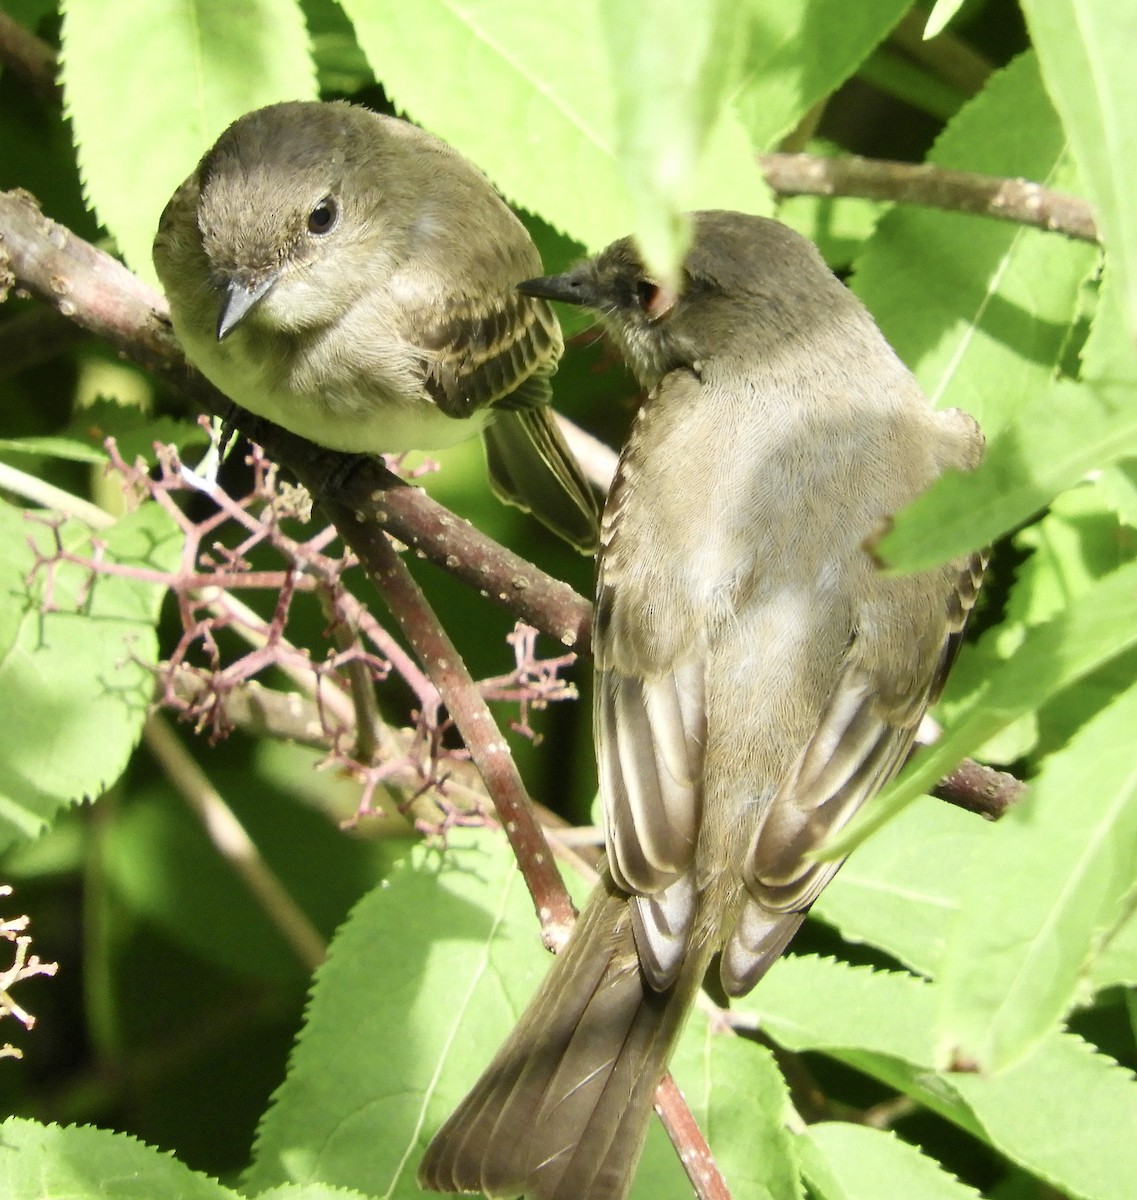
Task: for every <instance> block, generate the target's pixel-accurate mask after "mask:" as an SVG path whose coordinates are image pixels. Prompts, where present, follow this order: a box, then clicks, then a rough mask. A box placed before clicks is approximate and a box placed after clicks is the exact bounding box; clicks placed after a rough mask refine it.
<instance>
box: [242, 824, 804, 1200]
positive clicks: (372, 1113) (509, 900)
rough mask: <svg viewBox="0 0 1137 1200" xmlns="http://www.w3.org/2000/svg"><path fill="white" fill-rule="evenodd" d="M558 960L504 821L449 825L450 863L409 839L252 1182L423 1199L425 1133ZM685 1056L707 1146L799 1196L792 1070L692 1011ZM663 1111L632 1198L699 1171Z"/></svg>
mask: <svg viewBox="0 0 1137 1200" xmlns="http://www.w3.org/2000/svg"><path fill="white" fill-rule="evenodd" d="M548 964H549V958H548V955H547V954H545V953H544V952H543V951H542V949H541V945H540V939H539V937H538V934H537V927H536V921H535V919H534V916H533V910H532V905H531V902H530V900H529V898H528V896H527V895H526V892H525V889H524V887H523V885H522V882H521V879H520V876H519V875H518V873H517V870H516V867H515V866H514V864H513V862H512V858H511V856H510V853H509V851H508V848H507V847H506V845H505V843H504V839H502V838H501V837H500V835H494V834H488V833H486V832H484V831H483V832H478V831H471V830H460V831H452V832H451V833H450V835H449V842H448V846H447V850H446V852H445V856H444V858H443V859H442V861H441V864H440V862H439V859H438V855H437V852H436V851H432V850H427V849H424V848H419V849H418V850H416V851H414V852H412V854H411V855H410V856H409V858H408V859H407V861H406V862H405V863H404V864H402V865H400V866H399V867H398V868H396V869H395V870H394V871H393V872H392V874H391V876H390V878H389V880H388V881H387V883H386V884H384V886H382V887H380V888H378V889H376V890H375V891H374V892H372V893H371V894H370V895H368V896H367V897H366V898H365V899H364V900H362V901H361V902H360V903H359V905H357V906H356V908H355V910H354V911H353V913H352V915H351V917H350V918H349V919H348V921H347V923H346V924H345V925H344V926H343V927H342V929H341V930H340V932H339V933H338V935H337V936H336V939H335V941H334V942H333V943H332V946H331V948H330V950H329V955H328V961H327V963H326V964H325V965H324V966H323V967H322V968H321V969H320V971H319V972H318V974H317V977H316V983H315V987H314V990H313V994H312V999H311V1003H310V1005H309V1008H308V1014H307V1020H306V1023H305V1027H304V1029H303V1031H302V1032H301V1034H300V1038H299V1040H298V1042H297V1046H296V1049H295V1051H294V1053H293V1056H292V1060H291V1063H290V1065H289V1071H288V1077H287V1079H286V1080H285V1082H284V1083H283V1085H282V1086H281V1088H280V1089H279V1091H278V1092H277V1094H276V1097H275V1099H274V1102H273V1105H272V1107H271V1108H270V1109H269V1111H268V1113H267V1114H266V1116H265V1118H264V1121H263V1122H262V1125H261V1129H260V1132H259V1135H258V1138H257V1144H256V1148H255V1155H254V1162H253V1166H252V1168H251V1170H250V1172H249V1174H248V1177H247V1179H246V1181H245V1182H246V1187H247V1189H248V1190H250V1191H254V1192H255V1191H257V1190H259V1189H262V1188H265V1187H269V1186H274V1185H276V1184H279V1183H282V1182H286V1181H293V1182H297V1183H313V1182H323V1183H328V1184H335V1185H338V1186H345V1187H358V1188H370V1189H371V1190H372V1191H374V1192H378V1193H379V1194H382V1195H384V1196H387V1197H390V1198H392V1200H396V1198H399V1197H406V1198H407V1200H410V1198H412V1197H414V1198H418V1197H419V1196H420V1193H419V1191H418V1187H417V1185H416V1183H415V1178H414V1176H415V1171H416V1169H417V1166H418V1160H419V1158H420V1156H421V1154H422V1151H423V1149H424V1147H425V1145H426V1143H427V1141H428V1140H429V1138H430V1137H431V1135H432V1134H433V1132H434V1131H435V1130H436V1129H437V1128H438V1126H439V1125H440V1124H441V1123H442V1121H443V1119H444V1118H445V1117H446V1116H448V1115H449V1113H450V1111H451V1110H452V1109H453V1108H454V1106H455V1105H456V1104H457V1103H458V1101H459V1100H460V1099H461V1098H462V1096H463V1095H464V1094H465V1092H466V1090H467V1088H469V1087H470V1085H471V1084H472V1083H473V1082H474V1080H475V1079H476V1078H477V1076H478V1075H479V1074H480V1072H481V1071H482V1070H483V1068H484V1067H485V1066H486V1063H487V1062H488V1061H489V1059H490V1057H491V1055H492V1054H493V1052H494V1050H495V1049H496V1048H497V1046H498V1045H499V1043H500V1042H501V1041H502V1040H504V1038H505V1036H506V1034H507V1033H508V1032H509V1030H510V1029H511V1028H512V1026H513V1024H514V1023H515V1022H516V1020H517V1018H518V1017H519V1016H520V1014H521V1011H522V1009H523V1008H524V1006H525V1003H526V1002H527V1000H528V999H529V996H530V995H531V994H532V992H533V990H534V988H535V987H536V985H537V982H538V980H539V979H540V978H541V975H542V974H543V972H544V971H545V970H547V968H548ZM674 1068H675V1073H676V1078H677V1079H678V1081H679V1083H680V1086H681V1087H682V1088H683V1090H684V1094H685V1095H687V1097H688V1099H689V1100H690V1102H691V1104H692V1107H693V1109H694V1111H695V1112H696V1115H698V1116H700V1117H702V1118H703V1120H705V1121H706V1128H707V1130H708V1131H709V1134H710V1138H711V1144H712V1149H714V1150H715V1152H716V1154H718V1155H720V1156H721V1159H722V1163H723V1166H724V1168H725V1169H726V1171H727V1172H728V1175H729V1176H730V1177H731V1178H733V1175H734V1173H736V1174H737V1176H738V1178H739V1179H740V1180H741V1181H742V1183H743V1185H744V1188H743V1190H742V1191H741V1192H740V1194H742V1195H754V1196H756V1197H760V1198H761V1197H770V1198H771V1200H797V1197H798V1196H799V1195H800V1190H799V1188H798V1184H797V1166H796V1147H795V1145H794V1143H793V1139H791V1138H790V1137H789V1136H788V1135H787V1134H786V1132H785V1129H784V1125H785V1120H786V1113H787V1104H788V1101H787V1097H786V1092H785V1085H784V1083H783V1082H782V1080H781V1078H780V1075H779V1073H778V1071H777V1069H776V1068H775V1067H774V1065H773V1063H772V1061H771V1060H770V1058H769V1055H768V1054H767V1052H765V1051H763V1050H761V1049H759V1048H758V1047H755V1046H749V1045H745V1044H741V1043H740V1042H739V1041H738V1039H736V1038H733V1037H731V1036H729V1035H728V1036H723V1035H722V1034H720V1033H718V1032H715V1031H713V1030H712V1029H711V1028H709V1026H708V1022H707V1019H706V1018H705V1017H703V1016H701V1015H699V1014H696V1015H695V1016H694V1017H693V1019H692V1020H691V1021H690V1022H689V1025H688V1028H687V1030H686V1031H685V1032H684V1036H683V1038H682V1039H681V1042H680V1046H679V1049H678V1051H677V1053H676V1056H675V1062H674ZM652 1124H653V1129H652V1131H651V1133H650V1134H649V1139H648V1144H647V1146H646V1148H645V1152H644V1155H643V1158H642V1159H641V1162H640V1166H639V1170H638V1171H637V1177H636V1182H635V1186H634V1189H633V1191H632V1193H631V1194H632V1197H633V1198H634V1200H671V1198H672V1197H674V1200H682V1197H684V1196H689V1195H690V1185H689V1184H688V1183H687V1181H686V1179H685V1178H684V1175H683V1172H682V1169H681V1168H680V1166H679V1163H678V1160H677V1159H676V1157H675V1152H674V1150H673V1149H672V1148H671V1147H670V1145H669V1144H668V1143H667V1140H666V1138H665V1137H663V1136H662V1131H661V1130H659V1129H656V1128H654V1126H655V1124H656V1123H655V1122H653V1123H652ZM740 1128H745V1129H746V1130H747V1131H748V1132H747V1139H749V1140H746V1139H742V1138H741V1135H740V1134H739V1129H740ZM756 1143H757V1144H760V1145H761V1146H762V1147H763V1154H762V1155H761V1156H758V1157H755V1155H754V1154H753V1152H752V1147H753V1146H754V1145H755V1144H756ZM751 1188H752V1190H749V1191H748V1190H746V1189H751Z"/></svg>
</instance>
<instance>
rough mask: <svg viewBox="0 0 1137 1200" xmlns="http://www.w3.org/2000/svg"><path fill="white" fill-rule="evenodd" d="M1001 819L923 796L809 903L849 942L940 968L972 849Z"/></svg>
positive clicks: (930, 969) (928, 969)
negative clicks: (993, 820) (980, 817)
mask: <svg viewBox="0 0 1137 1200" xmlns="http://www.w3.org/2000/svg"><path fill="white" fill-rule="evenodd" d="M993 831H994V826H993V825H991V824H990V823H989V822H987V821H981V820H978V819H977V818H976V817H975V815H974V814H973V813H969V812H964V811H963V809H960V808H956V807H954V806H953V805H951V804H945V803H944V802H943V801H942V800H935V799H933V798H932V797H930V796H921V797H919V798H918V799H917V800H916V801H915V803H914V804H913V805H912V806H911V807H910V808H908V809H906V810H905V811H904V812H902V813H900V814H899V815H898V816H897V817H896V819H895V820H892V821H889V822H888V824H887V825H885V827H884V828H883V829H880V830H878V831H877V832H876V833H875V834H874V835H873V836H872V837H871V838H869V839H868V841H867V842H865V843H864V845H862V846H858V847H857V851H856V853H855V854H853V855H852V856H851V857H850V858H849V860H848V862H846V863H845V865H844V866H843V867H842V868H841V870H840V872H839V873H838V875H837V878H836V879H834V880H833V882H832V883H831V884H830V885H829V886H828V887H827V888H826V889H825V890H824V891H823V892H822V893H821V895H820V896H819V897H818V900H817V903H816V904H814V906H813V908H812V909H811V910H810V913H811V915H812V916H817V917H820V918H821V919H822V920H823V921H825V922H826V923H828V924H830V925H833V926H835V927H836V928H837V929H838V930H840V932H841V936H842V937H843V938H844V939H845V940H846V941H850V942H868V943H870V944H871V945H873V946H878V947H879V948H880V949H882V950H886V951H887V952H888V953H889V954H891V955H892V956H893V957H894V958H896V959H898V960H899V961H900V962H902V963H903V964H904V965H905V966H907V967H909V968H911V969H912V970H913V971H918V972H920V973H921V974H923V975H934V974H936V971H937V969H938V967H939V963H940V958H941V956H942V955H943V952H944V948H945V947H946V945H947V939H948V935H949V933H950V930H951V923H952V920H953V918H954V917H955V914H956V912H957V911H958V909H959V905H960V902H961V892H962V885H963V880H964V878H965V875H966V872H967V868H968V865H969V864H970V862H971V858H972V856H973V855H974V854H975V853H976V852H977V851H978V850H980V849H981V848H982V847H984V846H986V845H987V842H988V839H989V838H990V837H991V835H992V833H993Z"/></svg>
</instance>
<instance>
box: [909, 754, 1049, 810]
mask: <svg viewBox="0 0 1137 1200" xmlns="http://www.w3.org/2000/svg"><path fill="white" fill-rule="evenodd" d="M1027 791H1028V788H1027V785H1026V784H1025V783H1023V782H1022V781H1021V780H1019V779H1016V778H1015V777H1014V776H1013V775H1008V774H1007V772H1006V771H996V770H995V769H994V767H985V766H983V764H982V763H977V762H975V760H974V759H971V758H966V759H964V760H963V762H961V763H960V764H959V766H958V767H956V769H955V770H954V771H952V773H951V774H950V775H949V776H948V777H947V778H946V779H941V780H940V782H939V783H938V784H936V786H935V787H934V788H932V795H933V796H938V797H939V799H941V800H946V801H947V802H948V803H949V804H954V805H955V806H956V807H957V808H965V809H967V811H968V812H973V813H978V814H979V816H981V817H986V818H987V819H988V820H989V821H997V820H998V819H999V818H1000V817H1001V816H1003V814H1004V813H1006V811H1007V810H1008V809H1009V808H1012V807H1013V806H1014V805H1016V804H1018V803H1019V801H1020V800H1022V799H1023V798H1024V797H1025V796H1026V793H1027Z"/></svg>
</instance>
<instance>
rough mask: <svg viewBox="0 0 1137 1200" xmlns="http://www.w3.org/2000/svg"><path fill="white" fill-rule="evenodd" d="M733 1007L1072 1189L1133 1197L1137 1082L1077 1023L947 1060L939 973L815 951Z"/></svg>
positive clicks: (778, 1036) (1092, 1196)
mask: <svg viewBox="0 0 1137 1200" xmlns="http://www.w3.org/2000/svg"><path fill="white" fill-rule="evenodd" d="M733 1007H736V1008H738V1009H739V1010H740V1011H743V1012H746V1013H748V1014H752V1015H753V1016H754V1017H755V1018H756V1019H757V1020H758V1021H759V1022H760V1023H761V1027H762V1028H763V1029H764V1030H765V1031H766V1032H767V1033H768V1034H769V1035H770V1036H771V1037H773V1038H774V1039H775V1040H776V1041H777V1042H779V1043H780V1044H781V1045H783V1046H786V1047H787V1048H788V1049H791V1050H796V1051H802V1050H819V1051H822V1052H824V1053H826V1054H829V1055H831V1056H832V1057H834V1058H837V1059H839V1060H840V1061H841V1062H844V1063H847V1064H848V1065H849V1066H852V1067H854V1068H856V1069H857V1070H860V1071H864V1072H866V1073H867V1074H870V1075H872V1076H873V1077H874V1078H877V1079H880V1080H882V1081H883V1082H885V1083H886V1084H888V1085H889V1086H891V1087H895V1088H898V1089H899V1090H900V1091H903V1092H905V1093H906V1094H908V1095H910V1096H912V1097H913V1098H915V1099H916V1100H918V1101H920V1103H922V1104H924V1105H926V1106H927V1107H928V1108H930V1109H931V1110H932V1111H934V1112H938V1113H939V1114H940V1115H941V1116H944V1117H946V1118H947V1119H948V1120H950V1121H952V1122H954V1123H955V1124H957V1125H959V1126H960V1128H962V1129H964V1130H966V1131H968V1132H970V1133H972V1134H974V1135H975V1136H976V1137H978V1138H980V1139H981V1140H983V1141H985V1142H987V1143H988V1144H990V1145H991V1146H993V1147H994V1148H995V1149H996V1150H997V1151H999V1152H1000V1153H1001V1154H1003V1155H1005V1156H1006V1157H1008V1158H1009V1159H1011V1160H1012V1161H1013V1162H1016V1163H1018V1164H1020V1165H1021V1166H1023V1167H1025V1168H1026V1169H1027V1170H1028V1171H1031V1172H1033V1173H1034V1174H1035V1175H1037V1176H1039V1177H1040V1178H1041V1179H1044V1180H1046V1181H1047V1182H1048V1183H1050V1184H1051V1185H1053V1186H1054V1187H1055V1188H1057V1189H1058V1190H1059V1191H1062V1192H1063V1193H1069V1194H1070V1195H1073V1196H1078V1197H1084V1198H1085V1200H1131V1198H1132V1194H1133V1192H1132V1185H1133V1180H1134V1179H1137V1083H1135V1082H1134V1079H1133V1077H1132V1075H1131V1074H1130V1073H1129V1072H1128V1071H1125V1070H1122V1069H1121V1068H1120V1067H1118V1066H1117V1064H1116V1063H1114V1062H1113V1061H1112V1060H1111V1059H1109V1058H1107V1057H1106V1056H1105V1055H1102V1054H1096V1053H1094V1051H1093V1050H1092V1049H1091V1048H1090V1047H1088V1046H1087V1045H1086V1044H1085V1043H1084V1042H1082V1041H1080V1040H1079V1039H1078V1038H1076V1037H1073V1036H1072V1035H1070V1034H1054V1035H1051V1036H1050V1037H1048V1038H1046V1039H1045V1040H1044V1041H1042V1042H1041V1043H1040V1044H1039V1045H1038V1046H1037V1047H1036V1048H1035V1050H1034V1051H1033V1052H1032V1053H1030V1054H1028V1055H1027V1056H1026V1057H1025V1058H1022V1059H1020V1060H1019V1062H1017V1063H1015V1064H1014V1065H1012V1066H1010V1067H1008V1068H1007V1069H1006V1070H1004V1071H1000V1072H999V1073H998V1074H995V1075H987V1076H984V1075H978V1074H967V1073H948V1072H937V1071H935V1070H933V1068H932V1028H933V1022H934V1019H935V989H934V988H933V987H932V985H931V984H928V983H925V982H923V981H921V980H919V979H917V978H915V977H914V976H911V975H902V974H898V973H895V972H885V971H872V970H869V969H868V968H865V967H849V966H847V965H844V964H841V963H836V962H830V961H826V960H823V959H817V958H812V957H794V956H790V957H787V958H784V959H782V960H781V961H780V962H778V963H777V964H775V966H774V967H773V969H772V970H771V971H770V973H769V975H767V976H766V978H765V979H764V980H763V981H762V982H761V984H759V986H758V987H757V988H756V989H755V990H754V991H753V992H752V993H751V994H750V995H749V996H748V997H746V998H744V999H743V1000H741V1001H737V1002H735V1004H734V1006H733ZM1071 1113H1076V1114H1077V1119H1076V1120H1074V1119H1071V1116H1070V1114H1071Z"/></svg>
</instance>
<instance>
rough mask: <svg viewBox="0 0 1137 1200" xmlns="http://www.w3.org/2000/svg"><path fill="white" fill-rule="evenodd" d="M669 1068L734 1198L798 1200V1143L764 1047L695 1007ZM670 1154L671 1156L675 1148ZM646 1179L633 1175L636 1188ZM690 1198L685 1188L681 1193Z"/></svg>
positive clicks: (644, 1194)
mask: <svg viewBox="0 0 1137 1200" xmlns="http://www.w3.org/2000/svg"><path fill="white" fill-rule="evenodd" d="M671 1071H672V1073H673V1074H674V1076H675V1078H676V1079H677V1080H680V1081H682V1089H683V1095H684V1097H685V1098H686V1100H687V1103H688V1104H689V1105H690V1107H691V1112H692V1114H693V1115H694V1117H695V1119H696V1120H697V1121H698V1123H699V1128H700V1129H701V1130H702V1131H703V1133H704V1134H705V1135H706V1138H707V1141H708V1142H709V1143H710V1144H711V1147H712V1148H713V1150H714V1155H715V1162H716V1163H717V1164H718V1167H719V1169H720V1170H721V1171H722V1173H723V1175H724V1177H725V1178H726V1179H727V1181H728V1183H729V1184H730V1188H731V1194H732V1195H734V1196H738V1197H742V1196H746V1197H753V1198H754V1200H801V1197H802V1196H803V1194H804V1192H803V1189H802V1185H801V1166H800V1163H799V1159H798V1142H797V1139H796V1138H795V1137H794V1136H793V1135H792V1134H791V1133H790V1131H789V1129H788V1127H787V1123H788V1121H789V1119H790V1115H791V1112H792V1104H791V1102H790V1095H789V1090H788V1089H787V1087H786V1082H785V1080H784V1078H783V1077H782V1073H781V1071H780V1070H779V1069H778V1066H777V1063H776V1062H775V1060H774V1056H773V1054H771V1053H770V1051H769V1050H768V1049H767V1048H766V1047H764V1046H759V1045H758V1044H757V1043H755V1042H752V1041H750V1040H748V1039H743V1038H738V1037H735V1036H733V1035H732V1034H730V1033H724V1032H723V1031H722V1030H721V1029H719V1028H717V1027H716V1025H715V1023H714V1022H712V1021H710V1020H708V1018H707V1016H706V1014H705V1013H703V1012H701V1011H699V1010H698V1009H696V1010H695V1012H694V1013H693V1014H692V1016H691V1018H690V1020H689V1022H688V1026H687V1029H686V1030H685V1031H684V1035H683V1037H682V1039H681V1040H680V1043H679V1046H678V1048H677V1050H676V1052H675V1054H674V1055H673V1057H672V1060H671ZM654 1124H655V1122H653V1125H654ZM667 1149H668V1151H669V1153H670V1157H671V1158H672V1159H674V1157H675V1151H674V1150H673V1149H672V1148H671V1147H670V1145H669V1146H668V1147H667ZM643 1182H645V1181H644V1180H640V1179H639V1178H638V1176H637V1184H641V1183H643ZM636 1192H637V1193H638V1194H639V1195H640V1196H642V1197H643V1198H644V1200H650V1198H651V1196H652V1195H653V1193H652V1192H650V1191H647V1190H644V1189H642V1188H641V1187H639V1186H637V1188H636ZM634 1194H635V1193H634ZM634 1194H633V1195H634ZM654 1194H655V1195H658V1193H654ZM689 1194H690V1184H688V1185H687V1188H686V1190H685V1191H684V1192H683V1193H682V1195H684V1196H687V1195H689Z"/></svg>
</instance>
